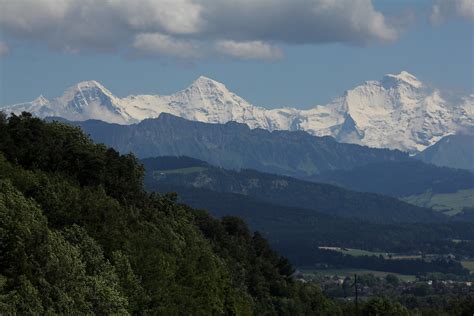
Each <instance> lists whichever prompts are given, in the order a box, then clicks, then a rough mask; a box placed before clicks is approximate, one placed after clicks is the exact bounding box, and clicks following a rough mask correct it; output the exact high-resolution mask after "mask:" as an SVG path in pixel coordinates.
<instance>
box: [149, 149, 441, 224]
mask: <svg viewBox="0 0 474 316" xmlns="http://www.w3.org/2000/svg"><path fill="white" fill-rule="evenodd" d="M141 162H142V163H143V165H144V166H145V169H146V171H147V172H146V176H145V184H146V186H147V188H148V189H150V190H155V191H162V190H166V189H167V188H169V187H170V186H175V187H192V188H202V189H207V190H210V191H216V192H227V193H236V194H243V195H248V196H251V197H254V198H257V199H259V200H262V201H266V202H268V203H270V204H275V205H283V206H287V207H296V208H304V209H312V210H316V211H317V212H319V213H326V214H331V215H337V216H340V217H348V218H357V219H362V220H365V221H371V222H382V223H397V222H405V223H407V222H439V221H443V220H447V218H446V216H444V215H442V214H440V213H437V212H433V211H431V210H429V209H424V208H421V207H417V206H414V205H411V204H408V203H405V202H402V201H400V200H398V199H395V198H392V197H387V196H383V195H379V194H371V193H361V192H355V191H350V190H346V189H342V188H339V187H336V186H333V185H328V184H322V183H314V182H308V181H302V180H298V179H295V178H290V177H284V176H278V175H274V174H268V173H262V172H258V171H255V170H248V169H243V170H240V171H234V170H226V169H223V168H217V167H214V166H211V165H209V164H206V163H205V162H203V161H199V160H197V159H192V158H188V157H157V158H148V159H142V160H141ZM415 162H416V161H415ZM385 181H386V180H385Z"/></svg>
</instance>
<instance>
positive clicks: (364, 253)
mask: <svg viewBox="0 0 474 316" xmlns="http://www.w3.org/2000/svg"><path fill="white" fill-rule="evenodd" d="M319 249H325V250H332V251H337V252H341V253H343V254H346V255H350V256H354V257H358V256H380V255H382V256H383V257H386V256H387V253H385V252H374V251H368V250H362V249H354V248H340V247H319Z"/></svg>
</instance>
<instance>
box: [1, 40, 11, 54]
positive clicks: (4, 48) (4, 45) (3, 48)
mask: <svg viewBox="0 0 474 316" xmlns="http://www.w3.org/2000/svg"><path fill="white" fill-rule="evenodd" d="M9 51H10V48H9V47H8V45H7V43H5V42H1V41H0V56H4V55H6V54H8V52H9Z"/></svg>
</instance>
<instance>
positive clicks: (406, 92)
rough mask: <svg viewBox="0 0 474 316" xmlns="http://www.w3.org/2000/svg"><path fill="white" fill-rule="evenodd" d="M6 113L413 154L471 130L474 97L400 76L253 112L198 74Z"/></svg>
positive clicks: (95, 87) (91, 88)
mask: <svg viewBox="0 0 474 316" xmlns="http://www.w3.org/2000/svg"><path fill="white" fill-rule="evenodd" d="M3 110H4V111H6V112H8V113H10V112H13V113H20V112H22V111H28V112H31V113H33V114H35V115H37V116H39V117H47V116H59V117H63V118H66V119H68V120H76V121H82V120H87V119H97V120H102V121H105V122H110V123H118V124H133V123H137V122H139V121H142V120H144V119H146V118H154V117H158V116H159V115H160V114H161V113H170V114H173V115H176V116H180V117H183V118H186V119H189V120H196V121H201V122H207V123H226V122H229V121H236V122H240V123H245V124H247V125H249V126H250V127H251V128H263V129H268V130H304V131H307V132H309V133H310V134H313V135H317V136H324V135H330V136H333V137H334V138H336V139H337V140H338V141H341V142H348V143H357V144H362V145H367V146H370V147H379V148H392V149H401V150H404V151H408V152H412V153H414V152H418V151H421V150H423V149H425V148H426V147H428V146H430V145H432V144H434V143H436V142H437V141H438V140H440V139H441V138H442V137H444V136H446V135H450V134H455V133H456V132H457V131H459V130H461V129H463V130H466V129H472V128H473V126H474V95H470V96H466V97H463V98H460V99H459V101H457V102H453V101H447V99H445V98H443V96H442V95H441V92H440V91H439V90H437V89H433V88H430V87H427V86H426V85H424V84H423V83H422V82H420V81H419V80H418V79H417V78H416V77H415V76H413V75H411V74H409V73H408V72H405V71H402V72H401V73H400V74H397V75H392V74H388V75H386V76H384V77H383V78H382V80H380V81H367V82H365V83H364V84H362V85H360V86H357V87H355V88H353V89H351V90H348V91H346V92H345V93H344V95H343V96H341V97H339V98H337V99H335V100H333V101H332V102H330V103H329V104H326V105H317V106H315V107H313V108H311V109H308V110H299V109H295V108H281V109H271V110H270V109H265V108H262V107H258V106H254V105H252V104H250V103H249V102H247V101H246V100H244V99H242V98H241V97H239V96H237V95H236V94H234V93H232V92H231V91H229V90H228V89H227V88H226V86H225V85H223V84H222V83H219V82H217V81H214V80H212V79H209V78H206V77H203V76H201V77H199V78H198V79H197V80H196V81H195V82H193V83H192V84H191V85H190V86H189V87H187V88H186V89H184V90H182V91H179V92H177V93H175V94H172V95H167V96H161V95H131V96H128V97H126V98H117V97H115V96H114V95H113V94H112V93H111V92H110V91H108V90H107V89H106V88H105V87H104V86H102V85H101V84H100V83H98V82H96V81H87V82H81V83H78V84H77V85H75V86H73V87H71V88H69V89H68V90H66V92H65V93H64V94H63V95H62V96H61V97H58V98H56V99H54V100H51V101H49V100H47V99H45V98H44V97H43V96H40V97H39V98H37V99H36V100H34V101H32V102H27V103H22V104H16V105H12V106H7V107H6V108H4V109H3Z"/></svg>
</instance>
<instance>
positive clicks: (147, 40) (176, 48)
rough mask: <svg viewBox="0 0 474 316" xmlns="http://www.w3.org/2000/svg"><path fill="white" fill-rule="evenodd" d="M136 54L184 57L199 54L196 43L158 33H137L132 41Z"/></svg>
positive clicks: (189, 57)
mask: <svg viewBox="0 0 474 316" xmlns="http://www.w3.org/2000/svg"><path fill="white" fill-rule="evenodd" d="M133 47H134V48H135V49H136V51H137V54H138V55H142V56H163V55H164V56H172V57H178V58H184V59H192V58H198V57H200V56H201V54H200V52H199V49H198V47H197V45H196V44H194V43H191V42H189V41H184V40H178V39H176V38H173V37H171V36H169V35H163V34H160V33H146V34H138V35H137V36H136V37H135V40H134V42H133Z"/></svg>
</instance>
